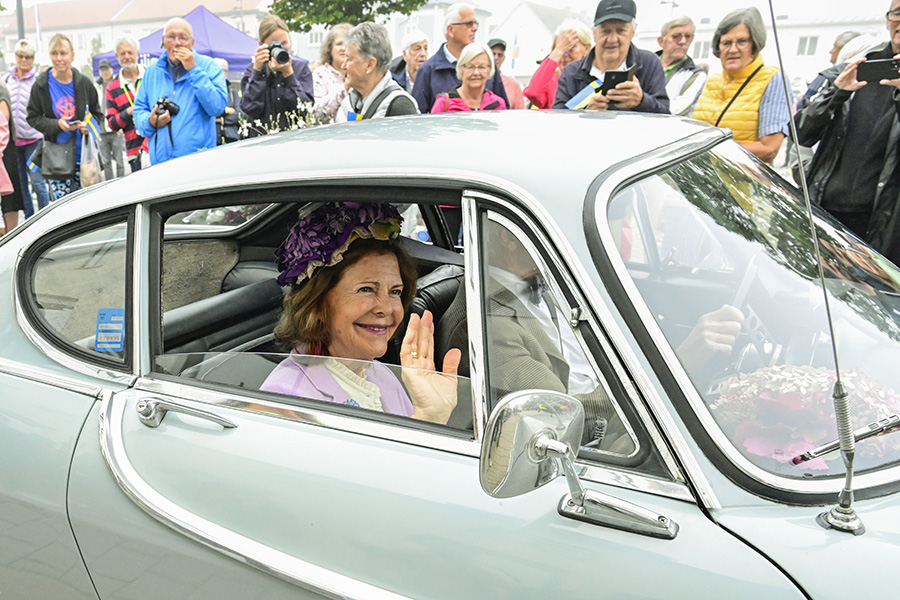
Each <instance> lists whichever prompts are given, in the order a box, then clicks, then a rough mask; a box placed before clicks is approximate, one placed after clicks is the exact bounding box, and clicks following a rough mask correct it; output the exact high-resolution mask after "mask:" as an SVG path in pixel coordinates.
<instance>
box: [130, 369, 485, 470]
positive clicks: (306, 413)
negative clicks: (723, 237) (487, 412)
mask: <svg viewBox="0 0 900 600" xmlns="http://www.w3.org/2000/svg"><path fill="white" fill-rule="evenodd" d="M134 387H135V389H137V390H139V391H141V392H148V393H151V394H154V393H155V394H162V395H165V396H171V397H173V398H181V399H185V400H190V401H192V402H199V403H202V404H208V405H210V406H219V407H222V408H234V409H237V410H242V411H246V412H251V413H257V414H262V415H266V416H269V417H277V418H280V419H286V420H288V421H293V422H296V423H305V424H308V425H318V426H321V427H326V428H328V429H336V430H339V431H347V432H350V433H356V434H359V435H365V436H368V437H374V438H380V439H384V440H389V441H393V442H399V443H402V444H409V445H412V446H420V447H423V448H433V449H435V450H441V451H444V452H450V453H452V454H459V455H462V456H471V457H475V458H478V456H479V455H480V452H481V447H480V445H479V443H478V442H477V441H475V440H474V439H463V438H461V437H453V436H451V435H442V434H440V433H432V432H430V431H424V430H420V429H414V428H412V427H407V426H398V425H393V424H390V423H381V422H378V421H372V420H368V419H365V418H361V417H359V416H355V415H354V416H345V415H340V414H335V413H330V412H326V411H324V410H317V409H315V408H309V407H305V406H299V405H290V404H287V403H285V402H278V401H275V400H267V399H264V398H262V397H261V398H259V399H257V398H253V399H249V398H248V397H247V396H246V395H241V394H239V393H230V392H224V391H218V390H211V389H207V388H202V387H195V386H192V385H189V384H188V383H176V382H173V381H166V380H163V379H153V378H150V377H146V378H145V377H142V378H140V379H138V380H137V381H136V382H135V385H134ZM448 431H460V430H448Z"/></svg>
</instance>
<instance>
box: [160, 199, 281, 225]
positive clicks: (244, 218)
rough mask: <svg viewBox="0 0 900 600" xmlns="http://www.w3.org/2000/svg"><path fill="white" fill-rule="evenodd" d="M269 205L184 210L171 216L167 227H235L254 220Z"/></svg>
mask: <svg viewBox="0 0 900 600" xmlns="http://www.w3.org/2000/svg"><path fill="white" fill-rule="evenodd" d="M267 206H269V205H268V204H238V205H234V206H220V207H216V208H200V209H197V210H188V211H183V212H180V213H178V214H175V215H172V216H171V217H169V219H168V220H167V222H166V228H167V229H168V230H169V231H179V230H182V231H184V230H191V229H194V228H198V227H199V228H202V227H203V226H208V227H210V228H212V227H222V228H229V229H233V228H235V227H239V226H241V225H243V224H244V223H249V222H250V221H252V220H253V219H254V218H255V217H256V216H257V215H259V214H260V213H261V212H262V211H263V210H264V209H265V208H266V207H267Z"/></svg>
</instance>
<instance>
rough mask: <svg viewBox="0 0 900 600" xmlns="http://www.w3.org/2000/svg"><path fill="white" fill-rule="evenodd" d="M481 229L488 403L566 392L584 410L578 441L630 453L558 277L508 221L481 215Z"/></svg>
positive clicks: (629, 438) (627, 436)
mask: <svg viewBox="0 0 900 600" xmlns="http://www.w3.org/2000/svg"><path fill="white" fill-rule="evenodd" d="M482 233H483V242H482V247H483V265H484V271H483V275H484V284H483V285H484V294H485V296H486V298H487V301H486V307H485V329H486V334H487V335H486V352H485V354H486V356H487V379H488V382H489V395H490V404H491V406H494V405H496V404H497V402H499V401H500V399H501V398H503V397H504V396H505V395H507V394H509V393H510V392H514V391H518V390H525V389H550V390H553V391H558V392H563V393H568V394H570V395H572V396H574V397H575V398H577V399H579V400H580V401H581V403H582V404H583V405H584V408H585V417H586V421H585V427H584V435H583V437H582V445H583V447H585V448H590V449H595V450H601V451H604V452H608V453H611V454H615V455H620V456H629V455H632V454H633V453H634V452H635V451H636V450H637V440H636V439H635V437H634V435H633V434H632V427H631V425H630V424H629V423H628V422H627V419H626V418H625V416H624V415H623V414H622V411H621V409H620V408H619V406H618V404H617V402H616V401H615V400H614V399H613V394H612V392H611V390H610V388H609V386H608V385H607V383H606V382H605V381H604V379H603V377H602V376H601V375H600V373H599V372H598V370H597V368H596V366H595V362H594V360H593V358H592V357H591V356H590V355H589V354H588V353H587V352H586V351H585V348H584V344H583V342H582V341H581V335H580V333H579V332H578V331H576V330H575V329H573V327H572V325H571V324H570V320H569V318H568V316H567V314H568V313H567V310H566V308H565V307H567V306H568V304H567V302H566V300H565V299H564V297H563V296H562V294H561V289H562V287H561V285H562V284H561V282H559V281H557V280H556V279H555V278H554V277H553V275H552V273H551V271H550V270H549V269H548V267H547V266H546V264H545V262H544V260H543V258H542V257H541V255H540V254H539V253H538V252H537V251H536V249H535V248H534V246H533V244H531V243H530V242H529V241H528V236H527V235H526V234H525V232H523V231H522V230H521V229H519V228H518V227H517V226H516V225H514V224H513V223H512V222H510V221H508V220H506V219H504V218H502V217H501V216H499V215H491V214H489V213H485V214H484V216H483V219H482Z"/></svg>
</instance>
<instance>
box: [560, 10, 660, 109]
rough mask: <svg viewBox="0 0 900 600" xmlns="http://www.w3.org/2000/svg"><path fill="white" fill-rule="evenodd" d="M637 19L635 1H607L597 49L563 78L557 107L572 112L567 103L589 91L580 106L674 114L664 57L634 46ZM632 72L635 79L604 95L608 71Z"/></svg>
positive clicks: (597, 26)
mask: <svg viewBox="0 0 900 600" xmlns="http://www.w3.org/2000/svg"><path fill="white" fill-rule="evenodd" d="M636 16H637V6H636V5H635V3H634V0H601V2H600V4H598V5H597V11H596V13H595V14H594V48H593V49H591V51H590V52H588V54H587V56H585V57H584V58H582V59H581V60H578V61H575V62H573V63H572V64H570V65H569V66H568V67H566V70H565V71H563V73H562V74H561V75H560V76H559V87H558V88H557V90H556V100H555V101H554V102H553V108H568V107H567V106H566V103H567V102H569V100H571V99H572V98H574V97H575V96H577V95H579V93H581V92H583V91H585V90H586V88H588V89H587V92H588V95H586V96H585V101H584V102H582V103H580V104H579V106H578V107H579V108H584V109H587V110H630V111H636V112H648V113H668V112H669V97H668V95H667V94H666V76H665V73H664V72H663V68H662V65H661V64H660V62H659V58H658V57H657V56H656V54H654V53H653V52H649V51H647V50H640V49H638V48H636V47H635V46H634V44H632V43H631V40H632V39H633V38H634V20H635V18H636ZM632 69H633V75H632V77H631V79H630V80H628V81H623V82H622V83H619V84H618V85H616V87H615V88H614V89H611V90H609V91H608V92H607V93H606V94H603V93H600V91H599V89H600V84H599V83H597V82H600V83H602V81H603V79H604V78H605V77H606V74H607V73H608V72H611V71H629V70H632Z"/></svg>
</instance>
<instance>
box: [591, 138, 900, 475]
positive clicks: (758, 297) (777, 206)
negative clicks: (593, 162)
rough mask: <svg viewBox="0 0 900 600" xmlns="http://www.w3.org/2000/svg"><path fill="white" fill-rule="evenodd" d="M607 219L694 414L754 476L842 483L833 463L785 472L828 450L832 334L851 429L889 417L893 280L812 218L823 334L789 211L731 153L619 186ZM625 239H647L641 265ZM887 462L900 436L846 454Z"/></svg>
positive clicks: (778, 190) (897, 274) (766, 176)
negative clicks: (693, 398)
mask: <svg viewBox="0 0 900 600" xmlns="http://www.w3.org/2000/svg"><path fill="white" fill-rule="evenodd" d="M607 214H608V217H609V224H610V231H611V233H612V235H613V238H614V239H615V240H616V242H617V251H618V254H619V256H620V257H621V258H622V259H623V260H624V262H625V266H626V268H627V270H628V274H629V275H630V277H631V279H632V280H633V282H634V285H635V287H636V289H637V292H638V293H639V294H640V296H641V299H642V300H643V302H645V303H646V305H647V307H648V308H649V310H650V314H652V315H653V317H654V318H655V320H656V322H657V325H658V326H659V329H660V330H661V332H662V334H663V335H664V337H665V338H666V341H667V342H668V344H669V345H670V347H671V349H672V350H673V351H674V353H675V356H676V357H677V358H678V360H679V361H680V362H681V364H682V365H683V367H684V369H685V371H686V372H687V374H688V375H689V377H690V379H691V381H692V382H693V384H694V386H695V387H696V390H697V392H698V393H699V395H700V397H701V398H702V399H703V405H702V406H700V407H698V409H701V410H705V411H707V412H706V414H705V415H702V416H704V417H705V418H706V419H707V420H711V422H712V423H713V425H712V427H713V428H715V427H718V428H719V429H720V430H721V434H722V435H724V437H725V438H726V439H727V440H728V442H727V443H730V444H731V445H732V447H733V449H735V450H736V451H737V453H739V455H740V456H743V457H744V458H745V459H746V460H748V461H750V462H751V463H752V464H753V465H754V466H756V467H760V468H762V469H765V470H768V471H771V472H773V473H776V474H778V475H781V476H786V477H798V478H800V477H805V478H808V477H813V476H816V475H825V476H833V475H838V474H840V473H842V472H843V470H844V466H843V463H842V461H841V458H840V454H839V453H837V452H834V453H831V454H829V455H826V456H824V457H820V458H816V459H814V460H798V461H796V462H795V460H794V459H795V458H797V457H799V456H800V455H802V454H803V453H805V452H807V451H809V450H811V449H813V448H816V447H818V446H820V445H823V444H826V443H828V442H830V441H831V440H834V439H836V438H837V430H836V425H835V419H834V408H833V402H832V400H831V395H832V386H833V384H834V378H835V375H834V360H833V357H832V351H831V340H832V333H833V335H834V339H835V340H836V342H837V347H838V354H839V358H840V365H841V373H842V377H843V380H844V383H845V385H846V387H847V390H848V392H849V394H850V402H851V404H852V405H853V407H854V408H853V416H854V423H853V426H854V429H856V428H863V427H865V426H867V425H868V424H869V423H872V422H875V421H878V420H879V419H882V418H885V417H887V416H889V415H893V414H896V413H897V412H898V411H900V395H898V393H897V390H900V376H898V371H897V369H896V366H895V365H896V364H897V361H898V360H900V356H898V353H897V351H896V350H895V348H896V347H897V345H896V340H898V339H900V302H898V300H897V298H900V271H898V270H897V268H896V267H895V266H894V265H893V264H891V263H890V262H889V261H887V260H886V259H884V258H883V257H882V256H880V255H879V254H878V253H876V252H875V251H873V250H872V249H871V248H869V247H868V246H866V244H865V243H863V242H862V241H861V240H859V239H858V238H856V237H855V236H854V235H853V234H851V233H849V232H847V231H844V230H841V229H840V228H838V227H835V226H833V225H832V224H831V223H830V222H829V221H827V220H819V221H818V223H817V230H818V232H817V233H818V238H819V252H820V256H821V259H822V267H823V270H824V273H825V281H824V284H825V288H826V289H827V293H828V297H829V307H830V314H831V317H832V320H833V324H834V328H833V332H832V330H831V329H830V328H829V326H828V314H827V311H826V308H825V304H824V298H823V290H822V282H821V281H820V279H819V277H818V270H817V267H816V262H815V258H816V253H815V247H814V242H813V237H812V235H811V231H810V226H809V220H808V216H807V214H806V212H805V210H804V209H803V203H802V199H801V198H799V197H798V195H797V194H796V192H795V191H794V190H793V189H792V188H789V187H787V186H786V185H784V184H782V183H779V181H778V180H777V179H775V178H773V176H772V175H771V174H770V173H769V172H768V171H766V170H764V169H761V168H760V167H759V166H758V165H756V164H755V163H753V162H752V161H751V160H749V159H748V158H747V157H746V155H745V153H743V152H742V151H741V150H740V149H737V148H728V147H717V148H716V149H715V150H714V151H712V152H709V153H706V154H703V155H700V156H696V157H692V158H691V159H689V160H686V161H684V162H682V163H680V164H677V165H673V166H672V167H670V168H669V169H667V170H665V171H663V172H661V173H658V174H654V175H651V176H649V177H646V178H644V179H642V180H640V181H638V182H636V183H633V184H631V185H629V186H627V187H626V188H624V189H622V190H620V191H619V192H617V194H616V195H615V196H614V197H613V198H612V200H611V201H610V203H609V205H608V210H607ZM673 219H674V223H670V221H671V220H673ZM636 239H639V240H644V241H647V240H654V243H645V242H642V243H641V247H642V248H649V252H645V254H646V255H647V256H649V257H650V258H649V259H648V260H645V259H644V258H641V259H637V258H636V255H635V253H634V247H635V244H634V240H636ZM660 240H662V241H660ZM662 247H665V248H668V249H667V250H666V251H665V252H659V253H658V256H659V258H658V259H656V258H654V257H653V256H652V255H653V254H654V253H655V251H656V249H658V248H662ZM663 254H665V256H663ZM722 335H724V336H725V337H724V339H725V343H722V341H721V340H722V339H723V338H722V337H720V336H722ZM719 437H721V436H719ZM717 439H718V438H717ZM727 443H726V444H727ZM726 449H727V446H726ZM730 454H731V455H732V456H733V455H734V452H730ZM898 458H900V436H897V435H894V436H887V437H881V438H872V439H871V440H865V441H862V442H859V443H857V449H856V465H857V467H858V468H859V469H867V468H875V467H878V466H881V465H886V464H890V463H895V462H896V460H897V459H898Z"/></svg>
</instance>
